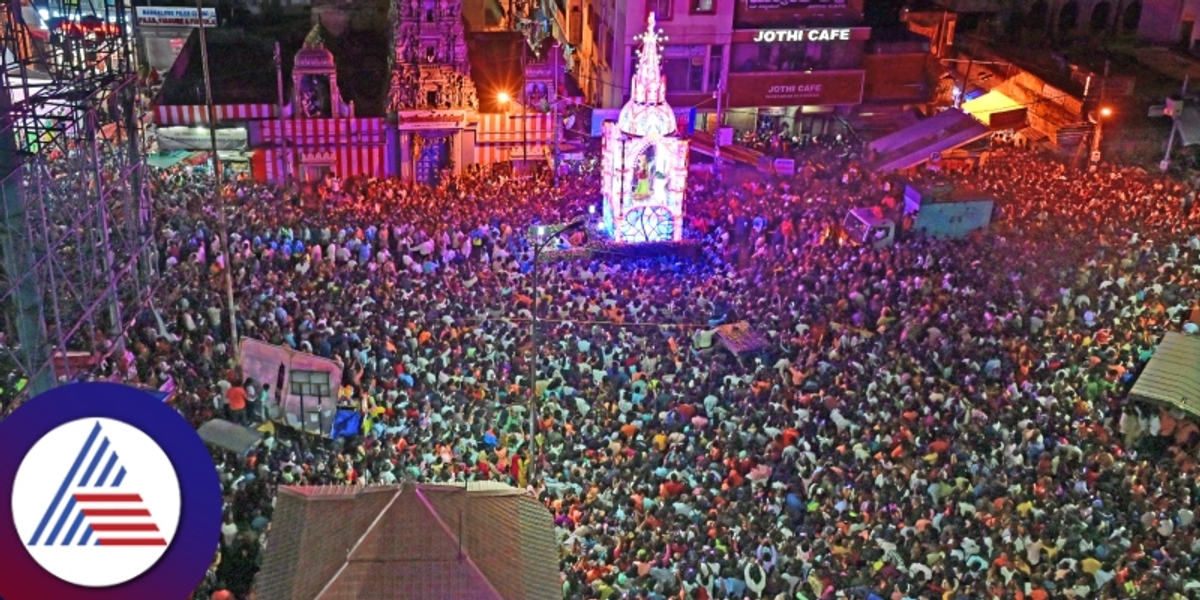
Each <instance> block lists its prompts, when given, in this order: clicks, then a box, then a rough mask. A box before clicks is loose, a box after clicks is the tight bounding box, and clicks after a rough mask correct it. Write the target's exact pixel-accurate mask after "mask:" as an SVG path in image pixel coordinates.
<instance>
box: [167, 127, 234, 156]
mask: <svg viewBox="0 0 1200 600" xmlns="http://www.w3.org/2000/svg"><path fill="white" fill-rule="evenodd" d="M157 134H158V149H159V150H160V151H162V152H168V151H171V150H211V149H212V135H211V134H210V133H209V132H208V129H206V128H204V127H159V128H158V132H157ZM248 141H249V136H248V135H247V133H246V130H245V129H244V128H242V127H231V128H228V129H218V130H217V150H244V149H246V146H247V145H248V143H247V142H248Z"/></svg>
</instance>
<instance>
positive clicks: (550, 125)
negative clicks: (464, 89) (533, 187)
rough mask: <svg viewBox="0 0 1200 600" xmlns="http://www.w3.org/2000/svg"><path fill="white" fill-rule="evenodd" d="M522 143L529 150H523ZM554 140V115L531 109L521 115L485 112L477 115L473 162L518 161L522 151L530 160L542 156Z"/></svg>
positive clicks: (522, 154)
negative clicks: (477, 127) (524, 143)
mask: <svg viewBox="0 0 1200 600" xmlns="http://www.w3.org/2000/svg"><path fill="white" fill-rule="evenodd" d="M522 142H528V145H529V147H528V149H527V150H524V151H523V150H522ZM553 142H554V115H553V114H552V113H538V112H530V113H526V114H524V115H522V114H519V113H518V114H508V113H487V114H481V115H479V132H478V135H477V137H476V138H475V162H477V163H480V164H485V165H486V164H491V163H496V162H504V161H507V160H520V159H521V157H522V156H524V154H525V152H527V153H528V155H529V157H530V158H531V159H532V158H534V157H538V158H542V157H545V152H546V148H547V147H548V146H549V145H550V144H552V143H553Z"/></svg>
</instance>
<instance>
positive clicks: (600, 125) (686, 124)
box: [592, 108, 696, 137]
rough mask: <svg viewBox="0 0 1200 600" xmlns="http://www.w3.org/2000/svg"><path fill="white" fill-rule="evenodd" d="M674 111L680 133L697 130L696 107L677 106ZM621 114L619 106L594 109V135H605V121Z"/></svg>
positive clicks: (689, 133) (689, 132)
mask: <svg viewBox="0 0 1200 600" xmlns="http://www.w3.org/2000/svg"><path fill="white" fill-rule="evenodd" d="M674 111H675V122H676V124H677V125H678V127H679V133H682V134H685V135H691V134H692V133H693V132H695V131H696V109H695V108H676V109H674ZM620 116H621V109H619V108H597V109H594V110H592V137H600V136H601V135H604V122H605V121H616V120H617V118H618V117H620Z"/></svg>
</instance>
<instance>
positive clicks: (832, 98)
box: [729, 71, 866, 108]
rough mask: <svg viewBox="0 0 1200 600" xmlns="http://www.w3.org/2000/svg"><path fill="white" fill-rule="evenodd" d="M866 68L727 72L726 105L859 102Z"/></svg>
mask: <svg viewBox="0 0 1200 600" xmlns="http://www.w3.org/2000/svg"><path fill="white" fill-rule="evenodd" d="M865 73H866V72H865V71H817V72H813V73H730V74H729V106H730V107H731V108H750V107H760V106H831V105H853V104H859V103H861V102H862V93H863V83H864V81H865Z"/></svg>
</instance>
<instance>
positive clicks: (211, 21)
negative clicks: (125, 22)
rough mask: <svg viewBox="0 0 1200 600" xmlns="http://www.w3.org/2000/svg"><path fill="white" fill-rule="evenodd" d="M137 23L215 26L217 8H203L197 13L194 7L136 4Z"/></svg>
mask: <svg viewBox="0 0 1200 600" xmlns="http://www.w3.org/2000/svg"><path fill="white" fill-rule="evenodd" d="M137 24H138V26H140V27H200V26H201V24H203V26H204V27H216V26H217V9H215V8H205V9H203V10H202V11H201V12H200V13H199V15H197V13H196V9H194V8H173V7H168V6H138V7H137Z"/></svg>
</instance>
